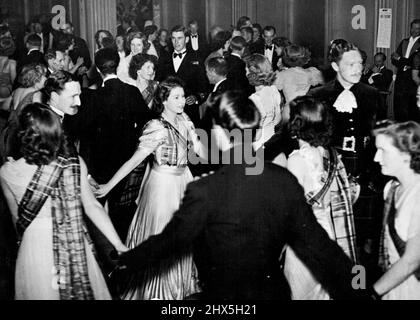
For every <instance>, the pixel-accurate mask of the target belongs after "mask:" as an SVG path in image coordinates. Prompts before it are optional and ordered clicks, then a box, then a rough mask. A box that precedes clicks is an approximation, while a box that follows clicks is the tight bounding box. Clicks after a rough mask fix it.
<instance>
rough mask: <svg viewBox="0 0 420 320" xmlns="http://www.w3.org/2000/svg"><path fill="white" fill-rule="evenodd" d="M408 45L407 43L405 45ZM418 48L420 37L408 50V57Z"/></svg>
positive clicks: (419, 46)
mask: <svg viewBox="0 0 420 320" xmlns="http://www.w3.org/2000/svg"><path fill="white" fill-rule="evenodd" d="M407 46H408V45H407ZM419 48H420V38H419V39H417V41H416V42H415V43H414V45H413V48H411V51H410V57H411V56H412V55H413V54H414V53H415V52H416V51H417V50H418V49H419Z"/></svg>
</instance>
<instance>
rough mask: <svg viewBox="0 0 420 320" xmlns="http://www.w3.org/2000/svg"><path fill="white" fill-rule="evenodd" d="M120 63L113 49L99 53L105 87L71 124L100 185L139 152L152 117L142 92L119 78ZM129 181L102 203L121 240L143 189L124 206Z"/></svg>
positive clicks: (86, 96) (88, 98) (97, 62)
mask: <svg viewBox="0 0 420 320" xmlns="http://www.w3.org/2000/svg"><path fill="white" fill-rule="evenodd" d="M119 61H120V58H119V55H118V53H117V51H115V50H113V49H110V48H105V49H101V50H99V51H98V52H97V53H96V55H95V65H96V67H97V68H98V71H99V72H100V74H101V76H102V79H103V85H102V87H100V88H99V89H98V90H97V91H87V92H86V93H84V96H83V99H84V101H85V102H86V105H85V106H84V108H83V109H82V110H81V112H80V113H79V115H78V116H77V117H76V118H73V119H71V120H72V121H70V122H71V123H70V126H71V127H72V133H73V135H75V138H76V139H77V140H79V141H80V154H81V156H82V157H83V158H85V161H86V164H87V167H88V169H89V172H90V174H91V175H92V177H93V178H94V179H95V180H96V182H98V183H99V184H103V183H107V182H108V181H109V180H110V179H111V178H112V177H113V175H114V174H115V173H116V172H117V171H118V169H119V168H120V167H121V166H122V165H123V164H124V163H125V162H126V161H127V160H128V159H130V157H131V156H132V155H133V153H134V151H135V150H136V147H137V144H138V138H139V136H140V133H141V130H142V129H143V127H144V125H145V124H146V122H147V121H149V120H150V119H151V117H152V116H151V111H150V109H149V108H148V107H147V105H146V104H145V102H144V100H143V97H142V96H141V93H140V92H139V90H138V89H137V88H136V87H133V86H131V85H127V84H124V83H123V82H122V81H120V80H119V79H118V78H117V76H116V70H117V67H118V64H119ZM128 181H129V178H126V179H124V180H123V181H122V182H121V183H120V184H119V185H118V186H117V187H116V188H115V189H114V190H113V191H112V192H111V193H110V194H109V195H108V197H107V198H105V199H103V201H102V202H106V201H108V207H109V215H110V218H111V220H112V222H113V224H114V226H115V229H116V230H117V232H118V234H119V235H120V237H121V239H124V238H125V237H126V235H127V232H128V228H129V225H130V223H131V220H132V217H133V215H134V211H135V199H136V197H137V195H138V189H139V187H140V186H138V189H137V194H135V195H132V198H131V201H125V203H124V204H122V200H121V198H122V196H123V195H125V193H124V192H125V191H126V187H127V183H128ZM130 187H131V186H130ZM134 187H135V186H133V188H134ZM133 193H136V192H135V191H133ZM133 207H134V208H133Z"/></svg>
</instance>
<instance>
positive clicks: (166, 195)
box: [97, 78, 203, 300]
mask: <svg viewBox="0 0 420 320" xmlns="http://www.w3.org/2000/svg"><path fill="white" fill-rule="evenodd" d="M184 107H185V93H184V88H183V83H182V82H181V81H180V80H178V79H177V78H168V79H166V80H165V81H163V82H162V83H160V84H159V86H158V89H157V90H156V92H155V99H154V103H153V107H152V110H153V111H155V113H156V114H157V115H158V119H155V120H152V121H150V122H149V123H148V124H146V126H145V127H144V129H143V134H142V136H141V138H140V144H139V147H138V149H137V150H136V152H135V153H134V154H133V156H132V157H131V159H129V160H128V161H127V162H126V163H125V164H124V165H123V166H122V167H121V168H120V169H119V170H118V171H117V172H116V173H115V175H114V176H113V177H112V178H111V180H110V181H109V182H108V183H107V184H105V185H101V186H100V188H99V190H98V192H97V195H98V196H100V197H104V196H105V195H106V194H108V193H109V192H110V191H111V190H112V189H113V188H114V187H115V186H116V185H117V184H118V183H119V182H120V181H121V180H122V179H124V177H126V176H127V175H128V174H129V173H130V172H131V171H133V170H134V169H135V168H136V167H138V166H139V165H140V163H141V162H143V161H144V160H145V159H146V158H147V157H148V156H149V155H151V157H152V158H153V159H152V160H153V161H151V162H149V163H148V168H147V170H146V174H145V178H144V180H143V182H142V186H141V188H140V194H139V196H140V198H139V199H140V200H139V203H138V208H137V211H136V214H135V216H134V218H133V221H132V223H131V226H130V229H129V232H128V237H127V246H128V247H130V248H134V247H136V246H137V245H139V244H140V243H141V242H143V241H145V240H146V239H148V238H149V237H150V236H153V235H156V234H158V233H160V232H161V231H162V230H163V228H164V227H165V225H166V224H167V223H168V222H169V221H170V220H171V218H172V216H173V214H174V213H175V211H176V210H177V209H178V207H179V205H180V203H181V199H182V197H183V195H184V191H185V188H186V186H187V184H188V183H189V182H191V181H192V175H191V172H190V170H189V168H188V166H187V165H188V156H189V152H191V151H193V152H195V153H197V154H201V150H203V149H202V147H201V144H200V143H199V141H198V138H197V136H196V134H195V131H194V125H193V124H192V122H191V121H190V120H189V118H188V116H187V115H186V114H185V113H184ZM195 273H196V267H195V265H194V262H193V260H192V256H191V253H190V252H189V251H188V249H187V250H186V253H185V254H184V255H183V256H182V257H177V258H174V259H171V260H170V261H162V262H161V263H160V264H159V266H158V267H155V268H151V269H150V270H148V271H147V272H146V273H144V274H143V273H142V274H137V275H134V276H133V277H131V279H130V281H129V283H128V284H127V287H126V288H125V290H124V292H123V294H122V299H127V300H151V299H159V300H180V299H183V298H185V297H186V296H189V295H192V294H194V293H196V292H198V291H199V288H198V285H197V282H196V278H195Z"/></svg>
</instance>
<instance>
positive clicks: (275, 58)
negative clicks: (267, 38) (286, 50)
mask: <svg viewBox="0 0 420 320" xmlns="http://www.w3.org/2000/svg"><path fill="white" fill-rule="evenodd" d="M272 46H273V60H272V61H271V66H272V67H273V70H274V71H275V70H277V63H278V62H279V59H280V57H279V56H278V55H277V52H276V50H275V49H274V44H272ZM254 50H255V52H254V53H259V54H262V55H264V51H265V43H263V44H262V45H258V46H257V47H256V48H254Z"/></svg>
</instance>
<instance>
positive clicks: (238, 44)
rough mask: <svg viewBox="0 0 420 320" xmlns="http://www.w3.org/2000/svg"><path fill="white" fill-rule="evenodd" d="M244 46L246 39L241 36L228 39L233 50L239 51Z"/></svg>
mask: <svg viewBox="0 0 420 320" xmlns="http://www.w3.org/2000/svg"><path fill="white" fill-rule="evenodd" d="M245 47H246V41H245V39H244V38H242V37H241V36H237V37H234V38H233V39H232V40H231V41H230V48H231V49H232V50H234V51H241V50H242V49H243V48H245Z"/></svg>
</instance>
